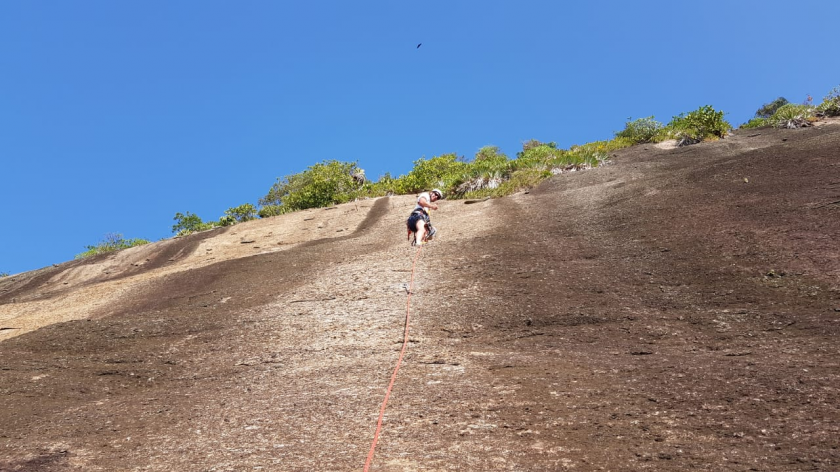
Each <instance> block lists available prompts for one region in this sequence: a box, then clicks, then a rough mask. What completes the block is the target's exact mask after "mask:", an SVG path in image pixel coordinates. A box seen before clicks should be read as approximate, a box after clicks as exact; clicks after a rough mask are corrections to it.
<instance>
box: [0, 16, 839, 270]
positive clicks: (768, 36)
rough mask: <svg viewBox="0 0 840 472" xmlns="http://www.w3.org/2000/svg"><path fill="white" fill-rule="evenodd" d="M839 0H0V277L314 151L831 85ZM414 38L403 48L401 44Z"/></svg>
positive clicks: (738, 119) (134, 233) (415, 145)
mask: <svg viewBox="0 0 840 472" xmlns="http://www.w3.org/2000/svg"><path fill="white" fill-rule="evenodd" d="M837 18H840V2H837V1H836V0H825V1H819V0H812V1H809V2H791V1H780V0H762V1H758V0H755V1H750V0H743V1H731V0H729V1H719V0H710V1H706V2H703V3H702V4H697V3H696V2H675V1H636V2H627V1H587V2H561V1H555V0H551V1H549V0H545V1H533V0H519V1H516V2H514V1H501V0H482V1H477V0H476V1H458V0H424V1H408V0H387V1H386V0H375V1H354V2H351V1H346V0H341V1H339V0H307V1H294V2H293V1H279V0H278V1H247V2H233V1H209V0H200V1H198V0H196V1H177V0H167V1H142V2H141V1H119V2H115V1H112V0H108V1H75V2H64V1H14V0H0V166H2V171H0V189H2V199H0V211H1V212H2V223H0V225H2V231H0V272H7V273H11V274H14V273H18V272H23V271H27V270H32V269H37V268H40V267H44V266H48V265H50V264H53V263H60V262H63V261H67V260H70V259H72V258H73V257H74V256H75V255H76V254H78V253H80V252H82V251H83V250H84V246H86V245H92V244H96V243H97V242H99V241H100V240H102V239H103V238H104V236H105V234H106V233H122V234H123V235H124V236H125V237H127V238H145V239H151V240H158V239H161V238H165V237H170V236H171V226H172V224H173V220H172V218H173V216H174V215H175V213H176V212H187V211H190V212H192V213H195V214H198V215H199V216H201V217H202V218H203V219H204V220H206V221H207V220H215V219H218V218H219V217H220V216H221V215H222V214H223V213H224V211H225V210H226V209H227V208H229V207H233V206H237V205H240V204H243V203H246V202H250V203H254V204H256V203H257V200H258V199H259V198H260V197H262V196H263V195H265V194H266V193H267V192H268V190H269V188H270V187H271V185H272V184H273V183H274V182H275V180H276V178H277V177H282V176H285V175H289V174H293V173H297V172H300V171H302V170H304V169H305V168H306V167H307V166H310V165H312V164H314V163H316V162H320V161H323V160H326V159H338V160H342V161H358V163H359V165H360V166H361V167H362V168H364V169H365V170H366V172H367V175H368V177H369V178H372V179H377V178H378V176H380V175H381V174H383V173H385V172H390V173H392V174H393V175H399V174H404V173H406V172H407V171H408V170H410V169H411V167H412V162H413V161H415V160H417V159H419V158H421V157H427V158H428V157H433V156H436V155H440V154H444V153H450V152H454V153H457V154H459V155H464V156H467V157H472V156H473V155H474V153H475V152H476V151H477V150H478V149H479V148H480V147H482V146H485V145H488V144H492V145H496V146H499V147H500V148H501V149H502V151H504V152H505V153H506V154H508V155H509V156H511V157H513V156H515V154H516V152H517V151H518V150H520V149H521V145H522V143H523V142H524V141H526V140H529V139H532V138H533V139H539V140H541V141H556V142H557V143H558V144H559V145H560V146H561V147H564V148H566V147H568V146H570V145H572V144H583V143H586V142H590V141H595V140H600V139H609V138H611V137H612V135H613V132H615V131H618V130H620V129H622V128H623V126H624V122H625V120H626V119H627V118H628V117H633V118H638V117H644V116H650V115H654V116H655V117H656V119H658V120H660V121H663V122H667V121H669V120H670V119H671V117H672V116H674V115H677V114H679V113H682V112H688V111H691V110H694V109H696V108H697V107H699V106H701V105H706V104H709V105H712V106H714V107H715V108H717V109H719V110H723V111H726V112H727V113H728V115H727V119H728V120H729V121H730V122H731V123H732V124H734V125H736V126H737V125H739V124H741V123H743V122H745V121H747V120H748V119H749V118H751V117H752V115H753V113H754V112H755V110H756V109H757V108H759V107H760V106H761V105H762V104H763V103H766V102H769V101H771V100H773V99H775V98H776V97H779V96H784V97H786V98H788V99H789V100H791V101H797V102H798V101H802V100H804V99H805V97H806V95H807V94H811V95H813V96H814V98H815V100H817V99H821V98H822V97H823V96H824V95H825V94H826V93H827V92H828V91H830V90H831V89H832V88H833V87H835V86H837V85H840V61H837V55H838V47H837V44H838V38H837V33H836V27H837ZM419 43H422V46H421V47H419V48H417V45H418V44H419Z"/></svg>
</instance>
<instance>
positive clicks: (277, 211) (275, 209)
mask: <svg viewBox="0 0 840 472" xmlns="http://www.w3.org/2000/svg"><path fill="white" fill-rule="evenodd" d="M288 212H289V209H288V208H287V207H284V206H283V205H265V206H263V207H260V211H259V213H258V214H259V215H260V218H270V217H272V216H278V215H283V214H285V213H288Z"/></svg>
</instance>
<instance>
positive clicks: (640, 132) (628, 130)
mask: <svg viewBox="0 0 840 472" xmlns="http://www.w3.org/2000/svg"><path fill="white" fill-rule="evenodd" d="M627 120H628V121H627V123H625V124H624V129H623V130H621V131H619V132H617V133H615V137H616V138H624V139H629V140H630V141H632V142H633V143H634V144H644V143H650V142H654V140H655V139H656V138H657V136H659V135H660V132H661V131H662V130H663V129H664V128H665V126H664V125H662V123H660V122H658V121H656V120H654V119H653V117H652V116H649V117H647V118H639V119H636V120H633V121H630V119H629V118H628V119H627Z"/></svg>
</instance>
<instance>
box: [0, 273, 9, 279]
mask: <svg viewBox="0 0 840 472" xmlns="http://www.w3.org/2000/svg"><path fill="white" fill-rule="evenodd" d="M8 276H9V273H8V272H0V279H2V278H3V277H8Z"/></svg>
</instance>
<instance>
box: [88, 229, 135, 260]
mask: <svg viewBox="0 0 840 472" xmlns="http://www.w3.org/2000/svg"><path fill="white" fill-rule="evenodd" d="M150 242H151V241H148V240H145V239H123V237H122V234H119V233H108V234H106V235H105V239H103V240H102V241H100V242H99V244H97V245H95V246H85V249H87V251H85V252H83V253H81V254H76V259H82V258H85V257H89V256H95V255H97V254H104V253H106V252H113V251H118V250H120V249H128V248H130V247H135V246H142V245H144V244H149V243H150Z"/></svg>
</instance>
